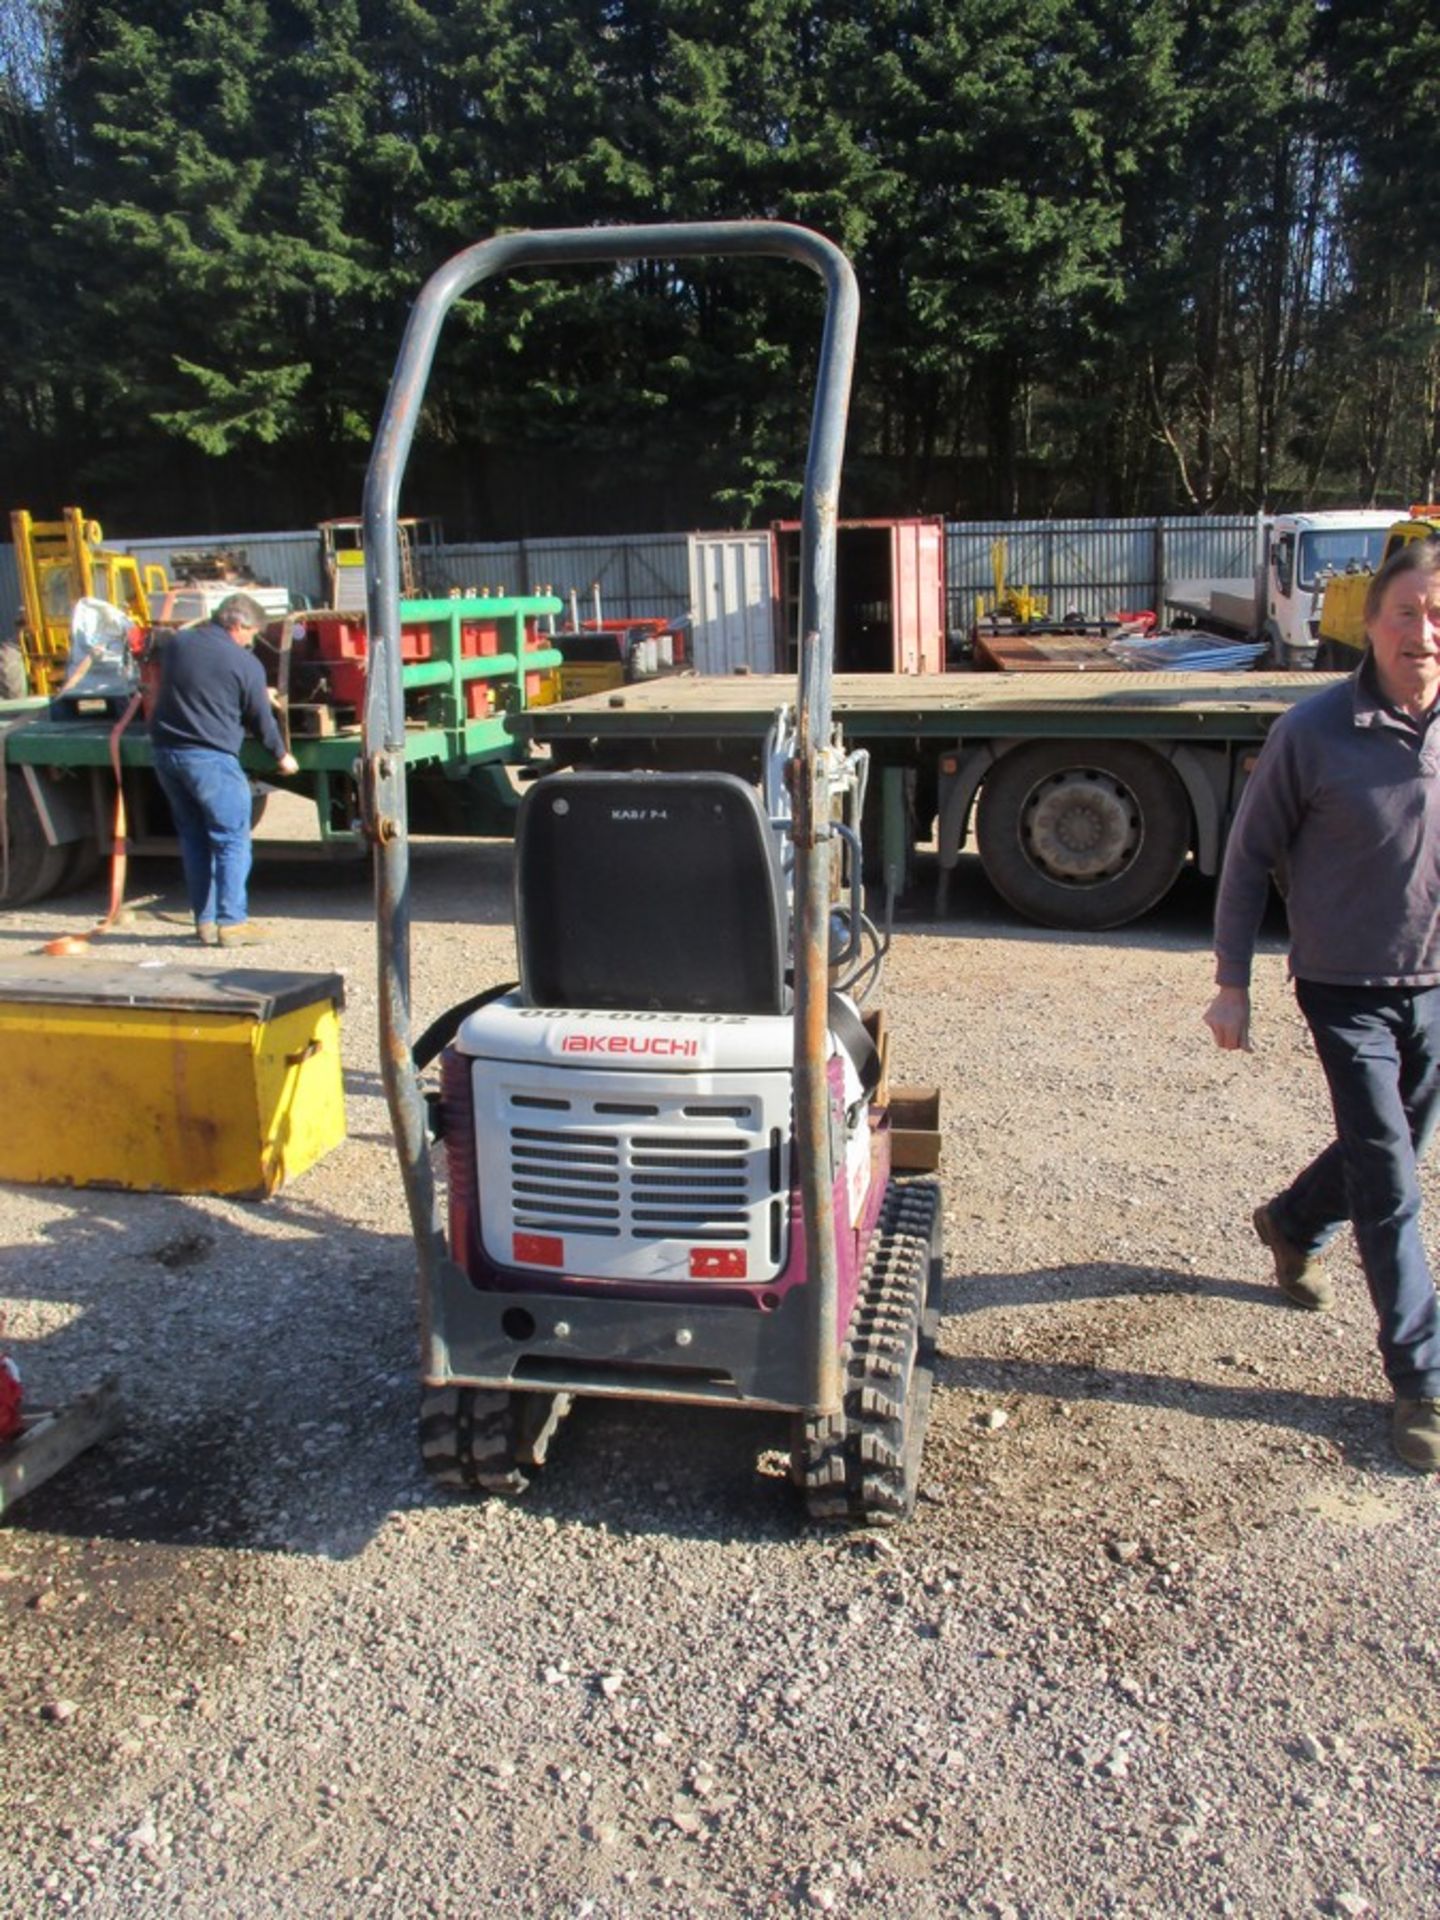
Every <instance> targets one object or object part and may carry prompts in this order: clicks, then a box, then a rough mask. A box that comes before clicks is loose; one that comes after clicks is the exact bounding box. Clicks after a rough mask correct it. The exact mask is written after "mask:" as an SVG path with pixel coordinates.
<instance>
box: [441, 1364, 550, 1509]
mask: <svg viewBox="0 0 1440 1920" xmlns="http://www.w3.org/2000/svg"><path fill="white" fill-rule="evenodd" d="M518 1425H519V1423H518V1420H517V1409H516V1404H515V1395H514V1394H513V1393H509V1392H506V1391H503V1390H499V1391H493V1392H492V1391H490V1390H487V1389H485V1388H482V1387H436V1388H433V1389H431V1390H429V1391H427V1392H425V1393H423V1394H422V1395H421V1399H420V1456H421V1458H422V1460H423V1461H424V1463H425V1471H426V1472H427V1473H428V1474H429V1476H430V1478H431V1479H432V1480H433V1481H434V1482H435V1483H436V1485H437V1486H441V1487H459V1488H461V1489H462V1490H464V1491H467V1492H470V1493H523V1492H524V1491H525V1489H526V1487H527V1486H529V1484H530V1482H529V1481H528V1480H527V1479H526V1477H525V1475H524V1474H523V1473H522V1472H521V1470H520V1467H519V1464H518V1461H517V1458H516V1453H517V1448H518V1444H519V1441H518Z"/></svg>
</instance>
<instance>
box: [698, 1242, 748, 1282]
mask: <svg viewBox="0 0 1440 1920" xmlns="http://www.w3.org/2000/svg"><path fill="white" fill-rule="evenodd" d="M690 1278H691V1279H692V1280H743V1279H744V1278H745V1249H744V1248H743V1247H692V1248H691V1249H690Z"/></svg>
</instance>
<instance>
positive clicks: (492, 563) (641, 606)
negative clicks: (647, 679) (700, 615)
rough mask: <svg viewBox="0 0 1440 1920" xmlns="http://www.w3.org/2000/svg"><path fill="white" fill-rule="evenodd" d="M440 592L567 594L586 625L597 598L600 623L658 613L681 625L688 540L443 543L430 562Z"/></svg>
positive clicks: (674, 536) (678, 536)
mask: <svg viewBox="0 0 1440 1920" xmlns="http://www.w3.org/2000/svg"><path fill="white" fill-rule="evenodd" d="M437 565H438V568H439V571H440V576H441V581H440V584H441V588H442V591H445V590H448V589H450V588H455V587H471V586H475V587H479V588H480V589H481V590H482V591H483V590H484V589H485V588H487V587H488V588H489V589H490V590H491V591H499V590H500V589H501V588H504V589H505V590H506V591H507V592H510V593H541V592H550V593H556V594H558V595H559V596H560V598H561V599H562V600H566V601H568V600H569V599H570V597H571V595H572V594H573V595H574V596H575V603H576V606H577V609H578V611H579V614H580V617H581V618H582V619H585V620H589V619H593V618H594V614H595V598H596V593H597V591H598V594H599V599H600V611H601V615H602V617H603V618H605V619H607V620H608V619H616V620H622V619H623V620H628V619H637V618H639V617H640V616H641V615H644V614H659V615H663V616H664V617H665V618H666V619H677V620H678V619H681V618H683V617H684V615H685V614H686V613H687V612H688V611H689V609H690V578H689V572H690V561H689V535H688V534H683V533H658V534H630V535H623V536H603V537H589V538H583V539H573V540H565V539H551V540H506V541H492V542H473V543H465V544H463V545H462V544H455V543H450V544H447V545H446V546H444V547H442V548H441V549H440V550H439V553H438V555H437Z"/></svg>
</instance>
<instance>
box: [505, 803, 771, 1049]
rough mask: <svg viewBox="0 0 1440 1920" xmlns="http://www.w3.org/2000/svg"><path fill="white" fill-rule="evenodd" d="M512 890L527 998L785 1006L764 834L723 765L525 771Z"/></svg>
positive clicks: (542, 1003)
mask: <svg viewBox="0 0 1440 1920" xmlns="http://www.w3.org/2000/svg"><path fill="white" fill-rule="evenodd" d="M515 896H516V897H515V909H516V911H515V925H516V942H517V945H518V948H519V959H520V988H521V993H522V996H523V998H524V1000H525V1002H526V1004H527V1005H529V1006H532V1007H574V1008H583V1007H593V1008H595V1009H597V1010H619V1011H634V1012H649V1011H655V1012H672V1013H785V1012H786V1011H788V1009H789V1005H790V999H789V992H788V988H787V985H786V977H785V976H786V969H787V966H788V964H789V947H790V927H789V909H788V906H787V902H786V893H785V883H784V877H783V874H782V872H781V864H780V848H779V840H778V835H777V832H776V829H775V828H774V827H772V826H771V824H770V822H769V820H768V819H767V818H766V815H765V811H764V808H763V807H762V805H761V803H760V798H759V795H758V794H757V793H756V791H755V789H754V788H753V787H751V786H749V785H748V784H747V783H746V782H745V781H744V780H741V779H739V778H738V777H737V776H736V775H734V774H731V773H601V772H572V773H557V774H551V775H549V776H548V777H547V778H545V779H544V780H541V781H538V782H537V783H536V784H535V785H534V786H533V787H531V788H529V789H528V790H527V792H526V794H525V797H524V799H523V800H522V801H521V804H520V813H519V820H518V823H517V826H516V832H515Z"/></svg>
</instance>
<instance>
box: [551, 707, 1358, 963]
mask: <svg viewBox="0 0 1440 1920" xmlns="http://www.w3.org/2000/svg"><path fill="white" fill-rule="evenodd" d="M1334 677H1335V676H1333V675H1329V674H1316V673H1313V672H1293V673H1286V672H1268V671H1267V672H1261V673H1254V672H1252V673H1225V674H1219V673H1214V672H1202V673H1149V672H1135V673H1109V672H1107V673H1106V674H1104V675H1103V677H1102V676H1098V675H1089V674H1077V673H1074V672H1065V671H1060V672H1053V673H1027V674H1021V675H1010V674H994V673H981V672H975V673H966V672H960V673H945V674H917V675H896V674H879V673H877V674H837V675H836V676H835V680H834V713H835V718H836V719H837V720H838V721H839V722H840V724H841V726H842V727H843V729H844V733H845V739H846V743H847V745H849V746H855V747H864V748H865V749H867V750H868V752H869V754H870V768H871V773H870V804H871V806H872V807H873V808H875V809H878V814H879V822H880V825H881V832H880V834H879V835H878V836H876V835H875V834H874V833H873V832H872V834H871V835H870V839H871V843H872V844H875V843H876V841H877V839H878V843H879V844H880V845H881V846H882V847H883V849H884V852H883V874H882V877H883V880H884V884H885V885H886V887H887V888H888V889H891V890H893V891H894V892H897V893H898V892H900V891H902V890H903V889H904V886H905V884H906V883H907V881H908V879H909V875H910V863H911V856H912V854H913V851H914V849H915V847H916V844H917V842H919V843H924V842H927V841H928V840H929V838H930V835H931V833H932V832H933V833H934V835H935V843H936V846H937V848H938V852H939V875H940V879H939V889H940V900H939V904H940V905H941V906H942V907H943V905H944V901H945V895H946V891H947V889H948V883H949V877H950V875H951V873H953V871H954V869H955V867H956V865H957V863H958V861H959V858H960V855H961V853H962V852H963V851H964V850H965V848H966V847H967V846H968V845H969V844H970V843H971V840H972V837H973V841H974V844H975V845H976V847H977V849H978V851H979V854H980V858H981V860H982V862H983V864H984V867H985V871H986V873H987V874H988V875H989V878H990V880H991V882H992V883H993V885H994V886H995V887H996V889H997V891H998V892H999V893H1000V894H1001V895H1002V896H1003V897H1004V898H1005V899H1006V900H1007V901H1009V902H1010V904H1011V905H1012V906H1014V907H1015V908H1016V909H1017V910H1018V911H1019V912H1021V913H1023V914H1025V915H1026V916H1027V917H1029V918H1030V919H1033V920H1036V921H1038V922H1040V923H1041V924H1042V925H1046V926H1053V927H1064V928H1074V929H1087V928H1088V929H1095V928H1101V927H1114V926H1120V925H1123V924H1124V923H1125V922H1127V921H1130V920H1134V919H1136V918H1138V916H1139V915H1141V914H1142V913H1145V912H1147V911H1148V910H1149V909H1150V908H1151V907H1153V906H1154V905H1155V904H1156V903H1157V902H1158V901H1159V900H1161V899H1162V898H1163V897H1164V895H1165V894H1166V893H1167V892H1168V891H1169V889H1170V887H1171V885H1172V884H1173V883H1174V881H1175V879H1176V877H1177V876H1178V874H1179V873H1180V871H1181V869H1182V867H1184V866H1185V865H1186V863H1187V861H1190V862H1193V863H1194V865H1195V867H1196V868H1197V869H1198V870H1199V871H1200V872H1201V873H1205V874H1215V873H1218V871H1219V868H1220V861H1221V857H1222V855H1223V853H1224V849H1225V839H1226V835H1227V834H1228V832H1229V828H1230V823H1231V821H1232V819H1233V817H1234V813H1235V808H1236V806H1237V805H1238V803H1239V799H1240V794H1241V792H1242V791H1243V788H1244V784H1245V780H1246V778H1247V777H1248V775H1249V771H1250V768H1251V767H1252V766H1253V764H1254V760H1255V756H1256V753H1257V752H1258V750H1259V747H1260V745H1261V742H1262V741H1263V740H1264V737H1265V734H1266V732H1267V731H1268V729H1269V728H1270V726H1271V725H1272V724H1273V723H1274V721H1275V720H1276V719H1278V718H1279V716H1280V715H1281V714H1282V713H1284V712H1285V711H1286V710H1287V709H1288V708H1289V707H1291V706H1293V705H1294V704H1295V702H1296V701H1298V700H1304V699H1308V698H1310V697H1311V696H1312V695H1314V694H1316V693H1318V692H1319V691H1320V690H1321V689H1322V688H1323V687H1325V686H1328V685H1330V684H1331V683H1332V681H1333V679H1334ZM792 698H793V684H792V683H791V681H789V680H788V679H786V678H779V677H773V676H768V675H736V676H733V677H729V678H724V679H721V678H706V677H703V676H701V677H697V678H693V679H688V680H673V681H663V682H652V683H650V684H646V685H637V686H629V687H626V688H624V689H623V690H618V691H616V692H613V693H609V694H592V695H590V696H588V697H587V698H585V699H581V700H571V701H566V702H563V703H562V704H560V705H557V706H552V707H546V708H540V709H537V710H535V711H532V712H529V713H527V714H525V715H524V716H523V717H521V718H520V719H519V720H518V721H517V725H518V726H519V728H520V729H521V730H522V731H523V733H524V734H525V736H526V738H527V739H528V740H530V741H531V742H533V743H534V744H535V745H537V746H544V747H548V749H549V751H550V754H551V756H552V759H553V760H554V762H555V763H556V764H558V765H563V766H609V767H627V766H631V767H635V766H654V767H665V768H683V767H698V766H719V767H724V768H729V769H731V770H733V771H736V772H741V773H745V774H747V775H748V776H749V777H752V778H753V777H754V776H755V774H756V771H757V769H758V764H759V760H760V757H761V756H762V754H763V751H764V742H765V738H766V735H767V733H768V731H769V728H770V724H771V721H772V719H773V716H774V714H775V711H776V709H777V708H778V707H781V706H783V705H785V704H787V703H788V702H789V701H790V700H791V699H792Z"/></svg>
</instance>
